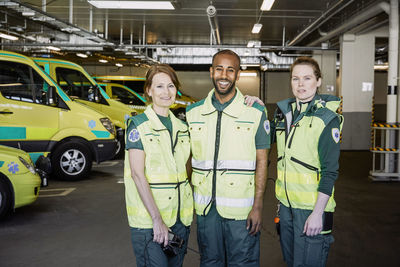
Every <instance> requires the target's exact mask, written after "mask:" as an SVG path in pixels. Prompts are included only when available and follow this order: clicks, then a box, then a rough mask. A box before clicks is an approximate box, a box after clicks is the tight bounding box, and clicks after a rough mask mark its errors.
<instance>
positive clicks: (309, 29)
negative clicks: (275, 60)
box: [288, 0, 354, 46]
mask: <svg viewBox="0 0 400 267" xmlns="http://www.w3.org/2000/svg"><path fill="white" fill-rule="evenodd" d="M343 1H344V0H339V1H337V2H336V3H335V4H334V5H333V6H331V7H330V8H329V9H328V10H327V11H325V12H324V13H323V14H322V15H321V16H320V17H319V18H317V19H316V20H314V21H313V22H312V23H311V24H310V25H308V26H307V27H306V28H305V29H304V30H303V31H302V32H301V33H299V34H298V35H297V36H296V37H294V38H293V40H292V41H290V42H289V43H288V45H289V46H293V45H295V44H297V43H299V42H300V41H301V40H303V39H304V38H305V37H307V35H309V34H310V33H311V32H313V31H314V30H315V29H316V28H318V27H320V26H321V25H322V24H324V23H325V22H326V21H327V20H328V19H330V18H331V17H333V16H334V15H336V14H337V13H338V12H340V11H341V10H342V9H343V8H345V7H346V6H348V5H349V4H351V3H352V2H353V1H354V0H350V1H347V3H345V4H344V5H343V6H341V7H340V8H338V9H336V8H337V7H338V6H340V5H341V4H342V2H343ZM335 9H336V10H335ZM331 12H332V13H331ZM329 13H331V14H330V15H328V14H329Z"/></svg>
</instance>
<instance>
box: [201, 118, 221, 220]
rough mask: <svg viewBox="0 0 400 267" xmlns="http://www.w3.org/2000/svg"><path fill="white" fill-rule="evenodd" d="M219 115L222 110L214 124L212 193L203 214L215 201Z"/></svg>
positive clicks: (219, 132)
mask: <svg viewBox="0 0 400 267" xmlns="http://www.w3.org/2000/svg"><path fill="white" fill-rule="evenodd" d="M221 117H222V111H218V117H217V126H216V132H215V151H214V165H213V181H212V195H211V200H210V202H209V203H208V204H207V206H206V207H205V208H204V211H203V216H205V215H206V209H207V208H208V206H210V205H211V204H212V203H213V202H214V201H215V195H216V184H217V163H218V152H219V143H220V138H221Z"/></svg>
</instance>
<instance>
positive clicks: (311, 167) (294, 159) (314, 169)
mask: <svg viewBox="0 0 400 267" xmlns="http://www.w3.org/2000/svg"><path fill="white" fill-rule="evenodd" d="M290 160H291V161H293V162H296V163H297V164H300V165H301V166H303V167H305V168H306V169H309V170H312V171H315V172H316V173H317V181H319V169H318V168H317V167H314V166H312V165H310V164H307V163H305V162H303V161H301V160H298V159H296V158H294V157H290Z"/></svg>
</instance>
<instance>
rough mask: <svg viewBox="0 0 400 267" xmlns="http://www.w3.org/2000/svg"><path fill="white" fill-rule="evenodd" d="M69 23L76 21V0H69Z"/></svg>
mask: <svg viewBox="0 0 400 267" xmlns="http://www.w3.org/2000/svg"><path fill="white" fill-rule="evenodd" d="M69 23H71V24H73V23H74V0H69Z"/></svg>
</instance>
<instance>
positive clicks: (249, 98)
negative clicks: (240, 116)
mask: <svg viewBox="0 0 400 267" xmlns="http://www.w3.org/2000/svg"><path fill="white" fill-rule="evenodd" d="M254 102H257V103H258V104H260V105H261V106H263V107H264V106H265V104H264V102H262V101H261V99H259V98H258V97H256V96H249V95H245V96H244V103H245V104H246V105H247V106H249V107H251V106H252V105H253V104H254Z"/></svg>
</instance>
